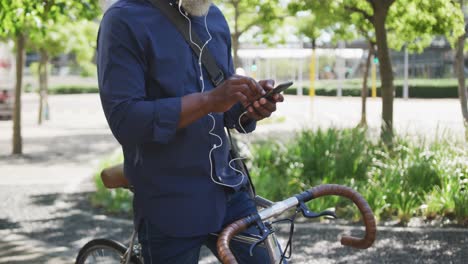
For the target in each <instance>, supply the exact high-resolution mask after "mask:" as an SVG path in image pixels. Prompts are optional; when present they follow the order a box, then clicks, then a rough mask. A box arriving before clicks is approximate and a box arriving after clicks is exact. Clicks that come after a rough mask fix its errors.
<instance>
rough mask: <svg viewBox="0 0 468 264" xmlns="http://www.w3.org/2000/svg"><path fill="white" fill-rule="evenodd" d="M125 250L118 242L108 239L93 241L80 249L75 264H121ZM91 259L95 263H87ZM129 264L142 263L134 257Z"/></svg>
mask: <svg viewBox="0 0 468 264" xmlns="http://www.w3.org/2000/svg"><path fill="white" fill-rule="evenodd" d="M126 250H127V247H125V246H124V245H123V244H122V243H120V242H117V241H114V240H110V239H94V240H91V241H89V242H88V243H86V245H84V246H83V247H82V248H81V249H80V251H79V253H78V256H77V257H76V262H75V264H88V263H101V264H105V263H112V264H116V263H122V262H121V260H122V257H123V255H124V254H125V251H126ZM107 254H108V255H109V256H108V255H107ZM91 258H94V259H95V262H88V260H91ZM129 264H143V263H142V262H141V261H140V259H138V258H137V257H136V256H132V257H131V258H130V263H129Z"/></svg>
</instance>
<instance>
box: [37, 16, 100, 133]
mask: <svg viewBox="0 0 468 264" xmlns="http://www.w3.org/2000/svg"><path fill="white" fill-rule="evenodd" d="M50 23H52V22H50ZM97 28H98V25H97V23H96V22H93V21H89V20H80V21H76V22H73V21H72V22H67V23H60V24H58V23H55V24H50V25H48V26H47V31H45V32H44V33H40V34H34V35H32V36H30V39H29V42H28V46H29V48H30V49H32V50H34V51H36V52H38V53H39V55H40V60H39V64H38V68H37V74H38V77H39V111H38V114H39V115H38V123H39V124H41V123H42V120H43V118H44V117H46V118H47V116H46V115H45V113H48V112H49V106H48V102H47V95H48V75H49V70H48V63H49V60H50V59H51V58H53V57H55V56H58V55H60V54H66V53H73V54H75V55H76V60H77V63H78V65H80V66H81V67H83V68H84V69H89V68H93V66H94V64H93V63H92V62H91V61H92V58H93V56H94V51H95V48H96V47H95V39H96V35H97ZM85 71H86V70H85ZM93 72H94V70H93Z"/></svg>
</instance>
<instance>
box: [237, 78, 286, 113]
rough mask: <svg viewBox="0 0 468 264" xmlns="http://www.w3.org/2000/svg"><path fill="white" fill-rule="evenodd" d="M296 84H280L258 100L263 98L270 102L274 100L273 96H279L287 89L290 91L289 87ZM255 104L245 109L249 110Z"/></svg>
mask: <svg viewBox="0 0 468 264" xmlns="http://www.w3.org/2000/svg"><path fill="white" fill-rule="evenodd" d="M293 83H294V82H285V83H280V84H278V85H277V86H276V87H275V88H274V89H273V90H270V91H268V92H267V93H266V94H264V95H263V96H262V97H260V98H258V99H257V101H258V100H260V99H261V98H266V99H268V100H270V99H271V98H272V96H273V95H275V94H279V93H282V92H283V91H285V90H286V89H288V88H289V87H291V85H293ZM252 104H253V103H250V104H249V105H247V106H246V107H245V109H247V108H249V107H251V106H252Z"/></svg>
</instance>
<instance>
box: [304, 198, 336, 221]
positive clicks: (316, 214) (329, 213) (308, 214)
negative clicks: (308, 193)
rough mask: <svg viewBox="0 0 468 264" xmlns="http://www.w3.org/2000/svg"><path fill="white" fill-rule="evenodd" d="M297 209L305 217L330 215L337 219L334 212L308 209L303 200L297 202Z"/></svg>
mask: <svg viewBox="0 0 468 264" xmlns="http://www.w3.org/2000/svg"><path fill="white" fill-rule="evenodd" d="M298 207H299V210H300V211H301V213H302V215H303V216H304V217H305V218H317V217H322V216H330V217H332V218H333V219H337V218H338V217H337V216H336V214H335V212H332V211H328V210H326V211H323V212H320V213H315V212H312V211H310V210H309V207H307V205H306V204H305V203H304V202H300V203H299V206H298Z"/></svg>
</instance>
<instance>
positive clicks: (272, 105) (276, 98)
mask: <svg viewBox="0 0 468 264" xmlns="http://www.w3.org/2000/svg"><path fill="white" fill-rule="evenodd" d="M258 84H259V85H260V86H261V87H262V88H263V89H264V90H265V91H266V92H268V91H270V90H273V88H274V85H275V81H273V80H262V81H259V82H258ZM257 98H258V97H257ZM283 101H284V97H283V95H282V94H274V95H273V96H272V98H271V100H268V99H266V98H260V99H259V100H255V101H254V102H253V103H252V106H250V107H249V108H248V109H247V114H246V116H247V117H248V118H251V119H254V120H257V121H259V120H262V119H264V118H267V117H270V116H271V114H272V113H273V112H275V111H276V103H279V102H283ZM250 102H252V101H250ZM245 105H248V104H244V106H245ZM245 121H246V120H242V122H245Z"/></svg>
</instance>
